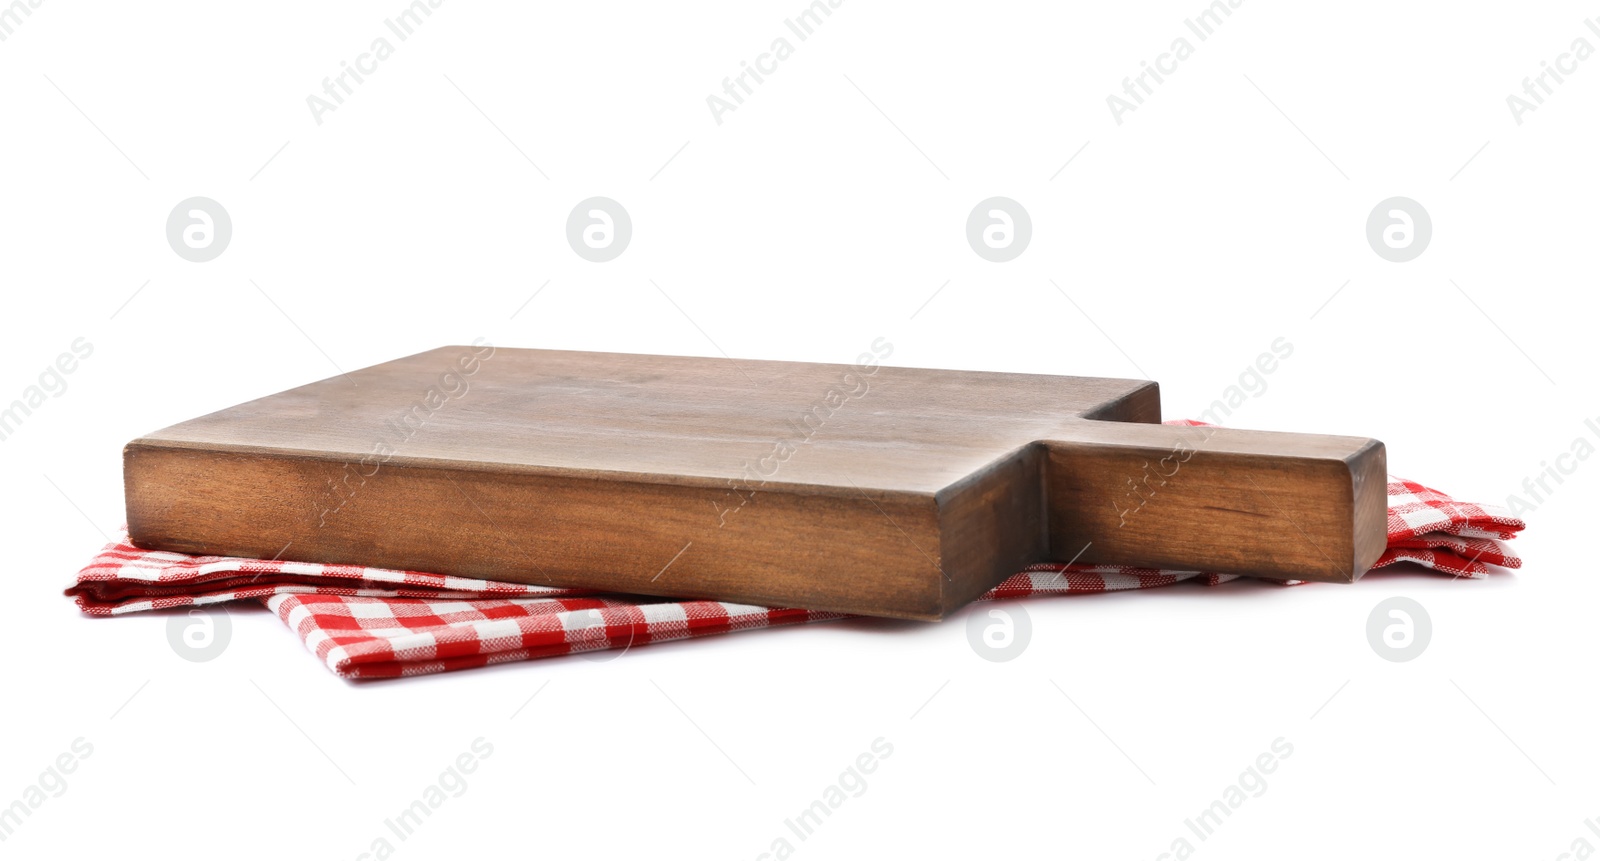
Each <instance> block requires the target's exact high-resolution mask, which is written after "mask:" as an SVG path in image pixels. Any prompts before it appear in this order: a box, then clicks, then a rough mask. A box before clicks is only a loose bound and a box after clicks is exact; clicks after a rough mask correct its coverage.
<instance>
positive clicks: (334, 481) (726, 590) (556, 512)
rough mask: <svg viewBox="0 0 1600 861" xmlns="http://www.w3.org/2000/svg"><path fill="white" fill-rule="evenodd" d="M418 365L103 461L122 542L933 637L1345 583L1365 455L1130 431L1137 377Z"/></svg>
mask: <svg viewBox="0 0 1600 861" xmlns="http://www.w3.org/2000/svg"><path fill="white" fill-rule="evenodd" d="M890 349H892V348H890V347H889V346H888V345H887V344H884V343H883V342H882V341H880V342H879V343H878V344H877V345H876V347H875V350H874V351H873V352H868V353H863V354H862V355H861V356H860V357H859V358H858V360H857V362H856V364H854V365H828V364H809V363H795V362H755V361H733V360H726V359H707V358H690V357H681V356H640V355H625V354H618V353H582V352H565V351H553V350H516V349H503V348H502V349H496V348H494V347H492V346H489V345H487V344H482V343H480V344H477V345H474V346H462V347H442V348H440V349H437V350H431V351H429V352H425V353H419V354H417V355H414V356H409V357H406V358H403V359H397V360H395V361H392V362H387V363H384V364H381V365H376V366H373V367H370V368H366V369H364V370H360V371H356V372H353V373H350V374H348V375H341V376H337V377H331V378H329V379H326V380H322V381H321V382H316V383H312V384H310V385H306V386H301V387H300V388H297V389H291V390H289V391H286V392H281V393H279V394H276V395H271V396H269V397H265V398H261V399H259V400H255V401H250V402H249V403H245V404H240V405H239V406H236V407H231V408H229V409H225V410H222V411H221V412H216V413H212V414H211V415H208V416H203V417H201V418H197V419H193V420H190V421H186V422H183V423H181V424H178V425H174V426H172V427H170V428H167V429H165V430H162V431H157V432H156V433H153V434H150V435H149V436H145V437H142V438H140V439H137V440H134V441H133V442H131V443H129V444H128V446H127V448H126V449H125V451H124V472H125V480H126V493H127V509H128V526H129V530H130V532H131V537H132V540H133V543H134V544H136V545H138V546H140V547H144V548H152V549H159V550H173V551H180V552H185V553H204V554H218V555H226V556H245V557H255V558H264V559H273V558H276V559H286V560H299V561H310V562H337V563H350V564H358V565H368V566H374V567H382V568H400V569H411V570H417V571H430V572H437V573H444V574H456V575H461V576H466V577H476V578H487V579H496V580H514V581H518V582H524V583H538V584H548V585H560V586H576V587H588V588H595V589H604V590H610V591H618V592H631V593H640V594H647V595H666V596H678V597H698V598H713V599H718V600H725V601H737V602H743V603H752V604H762V605H771V606H788V607H806V608H813V609H821V610H840V611H846V612H851V613H863V614H869V615H877V616H894V617H901V618H910V619H939V618H942V617H943V616H945V615H946V614H949V613H951V612H953V611H954V610H956V609H957V608H959V607H961V606H962V605H963V604H966V603H967V602H968V601H971V600H972V599H973V598H974V597H976V596H978V595H980V594H982V593H983V592H984V591H986V590H988V589H989V588H991V587H992V586H994V585H995V584H996V583H998V582H999V581H1000V580H1002V579H1004V578H1005V577H1007V576H1008V575H1011V574H1014V573H1016V572H1018V571H1020V570H1021V569H1022V568H1023V567H1024V566H1026V565H1028V564H1030V563H1035V562H1044V561H1060V562H1066V561H1072V560H1077V561H1079V562H1116V563H1122V564H1127V565H1139V566H1151V567H1165V568H1180V569H1191V570H1192V569H1201V570H1208V571H1216V572H1222V573H1231V574H1249V575H1253V576H1257V577H1269V578H1278V579H1299V580H1324V581H1338V582H1350V581H1353V580H1355V579H1356V578H1357V577H1359V576H1360V575H1361V573H1362V572H1364V571H1366V570H1367V568H1368V567H1369V566H1370V565H1371V564H1372V563H1373V562H1374V561H1376V560H1377V558H1378V555H1379V554H1380V553H1381V552H1382V550H1383V547H1384V544H1385V522H1386V507H1385V482H1386V478H1387V475H1386V465H1385V460H1384V448H1383V444H1382V443H1380V442H1378V441H1376V440H1372V439H1364V438H1356V437H1343V436H1312V435H1301V434H1283V433H1265V432H1259V431H1246V430H1225V429H1208V428H1187V427H1174V426H1166V425H1161V424H1158V423H1157V422H1159V420H1160V400H1159V394H1158V390H1157V386H1156V384H1155V383H1153V382H1145V381H1134V380H1115V379H1097V378H1086V377H1056V376H1042V375H1032V374H1007V373H983V372H973V371H945V370H926V369H918V368H896V367H886V366H883V365H881V364H880V361H881V359H882V358H883V357H884V356H885V355H886V354H887V353H888V351H889V350H890Z"/></svg>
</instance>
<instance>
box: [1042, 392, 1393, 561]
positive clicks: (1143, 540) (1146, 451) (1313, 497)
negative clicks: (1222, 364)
mask: <svg viewBox="0 0 1600 861" xmlns="http://www.w3.org/2000/svg"><path fill="white" fill-rule="evenodd" d="M1074 431H1075V432H1074V434H1073V436H1074V437H1075V438H1074V439H1071V440H1062V441H1049V442H1045V443H1044V446H1045V448H1046V451H1047V458H1046V465H1045V492H1046V507H1047V512H1048V522H1049V544H1050V555H1051V556H1052V557H1054V558H1055V559H1056V560H1057V561H1063V562H1065V561H1070V560H1071V559H1073V558H1074V557H1076V558H1077V561H1079V562H1111V563H1119V564H1124V565H1135V566H1141V567H1152V568H1176V569H1182V570H1197V569H1198V570H1202V571H1212V572H1217V573H1221V574H1247V575H1251V576H1254V577H1266V578H1271V579H1278V580H1321V581H1331V582H1342V583H1349V582H1354V581H1355V580H1356V579H1357V578H1358V577H1360V576H1361V575H1362V574H1363V573H1365V572H1366V570H1367V569H1368V568H1370V567H1371V566H1372V563H1374V562H1376V561H1377V559H1378V556H1379V555H1381V554H1382V553H1383V550H1384V547H1385V546H1386V545H1387V521H1388V505H1387V491H1386V488H1387V482H1388V467H1387V462H1386V457H1385V453H1384V447H1383V443H1381V442H1378V441H1377V440H1374V439H1367V438H1363V437H1345V436H1319V435H1310V434H1288V433H1271V432H1267V431H1250V430H1230V429H1227V428H1216V427H1184V426H1178V425H1158V424H1138V423H1123V422H1099V421H1091V422H1085V423H1084V426H1083V428H1082V432H1081V433H1080V432H1077V431H1078V429H1074Z"/></svg>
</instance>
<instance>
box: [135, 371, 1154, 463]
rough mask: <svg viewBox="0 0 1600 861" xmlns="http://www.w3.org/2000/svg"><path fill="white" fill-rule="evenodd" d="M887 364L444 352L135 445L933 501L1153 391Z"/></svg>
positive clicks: (1139, 383)
mask: <svg viewBox="0 0 1600 861" xmlns="http://www.w3.org/2000/svg"><path fill="white" fill-rule="evenodd" d="M888 349H892V348H885V347H880V350H879V352H880V353H884V354H885V355H886V353H887V350H888ZM879 359H880V356H879V355H877V354H867V353H863V354H862V357H861V358H860V359H859V361H860V362H861V363H862V364H859V365H842V364H818V363H803V362H775V361H746V360H728V359H716V358H701V357H686V356H646V355H633V354H625V353H591V352H573V351H561V350H533V349H510V348H495V347H490V346H487V345H481V346H454V347H441V348H438V349H435V350H429V351H426V352H423V353H418V354H415V355H412V356H407V357H404V358H401V359H396V360H394V361H390V362H385V363H382V364H379V365H374V366H372V367H368V368H364V369H361V370H358V371H353V372H351V373H349V374H348V375H341V376H336V377H330V378H328V379H325V380H321V381H318V382H315V383H311V384H308V385H304V386H300V387H298V388H294V389H289V390H287V391H284V392H279V393H278V394H274V395H269V396H267V397H264V398H259V399H257V400H253V401H249V402H247V403H243V404H239V405H237V406H234V407H229V408H227V409H224V410H220V411H218V412H215V413H211V414H210V415H206V416H202V417H199V418H196V419H192V420H190V421H185V422H182V423H180V424H177V425H173V426H172V427H169V428H166V429H164V430H160V431H157V432H155V433H152V434H149V435H147V436H145V437H143V438H141V439H139V440H135V441H134V442H133V443H131V444H130V445H131V446H135V447H137V446H156V447H163V448H203V449H208V450H219V449H220V450H232V451H237V452H239V453H241V454H251V455H272V454H283V455H292V456H302V457H303V456H315V457H326V458H328V459H333V460H344V461H347V462H359V461H361V460H362V459H363V458H366V459H369V460H370V461H373V462H376V459H381V460H382V461H384V462H387V461H389V460H391V459H394V460H399V461H401V462H411V463H416V464H419V465H422V464H426V463H428V462H432V461H438V462H448V463H451V464H453V465H469V464H474V463H477V464H484V465H485V468H494V469H498V470H511V471H527V472H532V473H564V474H571V475H575V476H586V475H598V474H608V475H609V476H610V477H616V476H618V475H619V474H621V475H627V476H631V477H637V478H639V479H641V480H645V481H653V480H660V481H667V480H670V481H674V482H681V483H700V482H704V483H716V484H724V483H726V482H728V481H733V480H740V479H744V480H749V479H751V478H753V477H754V478H757V479H758V480H761V481H763V482H764V483H766V484H767V485H768V486H773V485H781V486H788V487H791V488H794V489H796V490H800V491H803V490H804V489H805V488H806V487H808V486H812V487H819V488H822V487H847V486H850V485H852V484H854V485H857V486H859V487H863V488H874V489H879V490H884V491H890V492H894V491H903V492H911V493H918V494H927V493H935V492H937V491H939V490H942V489H944V488H946V487H949V486H951V485H952V484H954V483H956V482H959V481H961V480H962V479H963V478H965V477H967V476H969V475H971V474H973V473H974V472H975V471H977V470H979V469H981V468H982V467H984V466H985V465H987V464H990V463H992V462H993V461H994V460H996V459H997V458H999V457H1001V456H1004V455H1006V454H1007V453H1009V452H1011V451H1014V450H1015V449H1017V448H1019V447H1021V446H1024V445H1027V444H1029V443H1031V442H1034V441H1036V440H1041V439H1049V438H1052V437H1054V436H1059V435H1061V434H1062V433H1064V432H1066V431H1067V430H1068V429H1070V428H1071V427H1073V426H1074V425H1075V424H1078V425H1081V424H1082V422H1083V419H1085V418H1094V417H1096V416H1097V415H1099V414H1101V413H1103V412H1105V411H1106V410H1108V409H1112V408H1115V406H1116V405H1117V404H1120V403H1122V402H1124V401H1125V400H1126V399H1128V398H1132V397H1143V398H1147V399H1148V400H1149V401H1150V402H1151V403H1154V402H1155V400H1156V384H1155V383H1152V382H1149V381H1145V380H1122V379H1107V378H1094V377H1060V376H1049V375H1039V374H1015V373H995V372H983V371H952V370H933V369H924V368H896V367H887V366H883V365H880V364H877V362H878V361H879ZM1158 418H1159V416H1154V415H1152V416H1149V417H1148V418H1146V419H1145V420H1147V421H1154V420H1156V419H1158ZM768 473H770V474H768Z"/></svg>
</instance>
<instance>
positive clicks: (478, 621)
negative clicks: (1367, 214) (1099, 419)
mask: <svg viewBox="0 0 1600 861" xmlns="http://www.w3.org/2000/svg"><path fill="white" fill-rule="evenodd" d="M1388 489H1389V548H1388V550H1387V551H1386V552H1385V553H1384V554H1383V556H1382V557H1381V558H1379V560H1378V563H1377V564H1376V565H1374V566H1373V567H1374V568H1381V567H1384V566H1386V565H1392V564H1394V563H1396V562H1415V563H1417V564H1419V565H1422V566H1424V567H1427V568H1431V569H1433V570H1435V571H1439V572H1441V573H1444V574H1451V575H1454V576H1457V577H1469V578H1472V579H1482V578H1483V577H1486V576H1487V575H1488V573H1489V571H1490V567H1489V566H1491V565H1497V566H1501V567H1504V568H1517V567H1519V566H1520V565H1521V564H1522V562H1521V560H1520V559H1518V558H1517V556H1516V555H1515V554H1514V553H1512V552H1511V551H1510V550H1509V549H1508V548H1507V547H1506V546H1505V545H1504V544H1502V543H1501V542H1502V541H1504V540H1506V539H1510V538H1512V537H1514V536H1515V535H1516V534H1517V533H1518V532H1519V531H1521V530H1522V529H1523V527H1524V524H1523V522H1522V521H1521V520H1518V519H1517V518H1516V517H1514V516H1512V515H1511V513H1510V512H1509V511H1506V510H1505V509H1502V508H1499V507H1497V506H1489V505H1475V504H1472V503H1464V502H1456V501H1455V500H1453V499H1451V498H1450V497H1448V496H1446V495H1444V494H1443V493H1440V492H1439V491H1437V490H1433V489H1431V488H1427V487H1423V486H1422V485H1420V484H1415V483H1413V482H1409V481H1404V480H1402V479H1396V478H1391V479H1390V480H1389V488H1388ZM1234 579H1237V578H1236V577H1233V576H1229V575H1222V574H1208V573H1205V572H1199V571H1158V570H1154V569H1149V568H1130V567H1124V566H1116V565H1061V564H1045V565H1034V566H1031V567H1029V568H1028V569H1027V570H1025V571H1023V572H1021V573H1019V574H1016V575H1015V576H1012V577H1011V578H1009V579H1007V580H1006V581H1005V582H1003V583H1001V584H1000V585H999V586H996V587H995V588H994V589H992V590H991V591H989V592H988V593H987V594H985V595H984V596H983V597H982V599H981V600H998V599H1006V598H1020V597H1025V596H1028V595H1040V594H1078V593H1085V592H1110V591H1119V590H1124V589H1149V588H1153V587H1156V586H1169V585H1172V584H1174V583H1177V582H1179V581H1182V580H1196V581H1198V582H1201V583H1206V584H1208V585H1216V584H1218V583H1223V582H1226V581H1228V580H1234ZM67 594H68V595H71V596H73V597H75V598H76V599H77V601H78V606H79V607H81V608H82V609H83V611H84V612H86V613H88V614H90V615H92V616H117V615H122V614H124V613H137V612H141V611H145V610H158V609H163V608H168V607H190V606H197V605H205V604H217V603H221V602H224V601H236V600H243V599H256V600H260V601H262V602H264V603H265V604H266V605H267V606H268V607H269V608H271V609H272V610H273V611H274V612H276V613H277V614H278V616H279V618H281V619H283V621H284V623H285V624H287V625H288V626H289V627H290V629H292V630H293V631H295V633H297V634H299V635H300V638H301V639H302V640H304V641H305V644H306V648H308V649H310V650H311V651H312V652H313V653H314V654H316V656H317V657H318V658H321V659H322V660H323V661H324V662H326V663H327V665H328V667H329V669H332V670H333V671H334V672H335V673H338V674H339V675H341V676H344V677H346V678H352V679H374V678H392V677H395V676H414V675H421V674H424V673H437V672H443V671H446V670H459V669H465V668H467V667H479V666H483V665H486V664H499V663H506V662H509V661H525V660H530V659H532V658H543V657H549V656H553V655H565V654H569V653H573V652H588V651H595V650H600V649H617V648H627V647H630V646H637V645H644V644H646V643H653V642H660V641H665V640H679V639H684V638H687V637H701V636H706V635H709V634H722V633H727V632H730V631H743V630H747V629H751V628H768V627H773V626H776V625H789V624H795V623H798V622H821V621H827V620H831V619H840V618H844V614H841V613H823V612H816V611H811V610H794V609H773V608H767V607H753V606H749V605H746V604H730V603H726V602H722V601H672V600H667V599H661V598H645V597H637V596H620V595H607V594H599V593H594V592H588V591H584V590H578V589H553V588H549V587H544V586H526V585H522V584H518V583H499V582H493V581H487V580H469V579H465V578H461V577H446V576H441V575H438V574H424V573H419V572H415V571H388V570H383V569H378V568H362V567H358V566H351V565H317V564H309V563H304V562H276V561H263V560H259V559H235V558H228V557H222V556H190V555H186V554H182V553H164V552H158V551H149V550H140V549H139V548H137V547H134V546H133V545H131V544H129V543H128V541H127V538H126V536H124V537H123V538H122V540H120V541H116V542H113V543H111V544H109V545H107V546H106V548H105V549H104V550H102V551H100V553H99V555H97V556H96V557H95V558H94V559H93V561H91V562H90V563H89V565H88V566H86V567H85V568H84V569H83V570H82V571H81V572H79V573H78V580H77V583H75V584H74V585H73V586H72V587H71V588H69V589H67Z"/></svg>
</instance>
